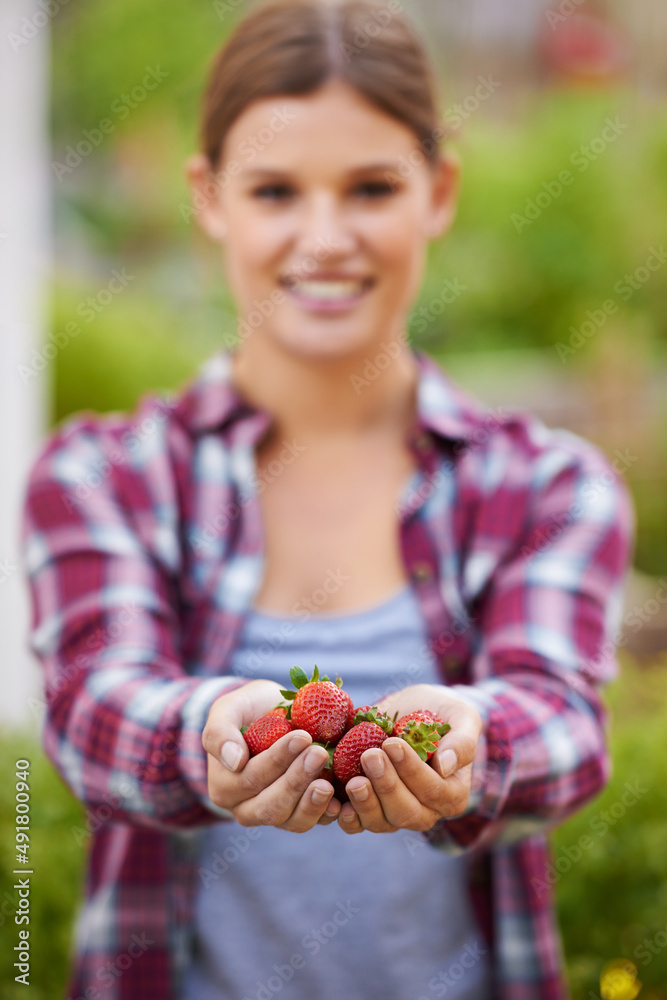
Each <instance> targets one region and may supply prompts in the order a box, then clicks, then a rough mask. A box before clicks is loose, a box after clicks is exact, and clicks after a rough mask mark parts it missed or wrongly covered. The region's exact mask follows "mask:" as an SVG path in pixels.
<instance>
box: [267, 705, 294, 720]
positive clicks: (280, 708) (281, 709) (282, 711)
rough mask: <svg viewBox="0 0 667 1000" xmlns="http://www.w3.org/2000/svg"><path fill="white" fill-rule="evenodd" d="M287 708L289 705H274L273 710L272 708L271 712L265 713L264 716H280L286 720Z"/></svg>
mask: <svg viewBox="0 0 667 1000" xmlns="http://www.w3.org/2000/svg"><path fill="white" fill-rule="evenodd" d="M288 708H289V705H276V707H275V708H272V709H271V711H270V712H267V713H266V714H267V715H280V716H282V718H283V719H286V718H287V709H288Z"/></svg>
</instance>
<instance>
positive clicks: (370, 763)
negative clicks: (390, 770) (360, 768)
mask: <svg viewBox="0 0 667 1000" xmlns="http://www.w3.org/2000/svg"><path fill="white" fill-rule="evenodd" d="M364 767H365V769H366V770H367V771H368V772H369V773H370V774H371V776H372V777H373V778H379V777H381V775H383V774H384V759H383V757H382V755H381V754H378V753H374V754H373V755H372V756H369V757H364Z"/></svg>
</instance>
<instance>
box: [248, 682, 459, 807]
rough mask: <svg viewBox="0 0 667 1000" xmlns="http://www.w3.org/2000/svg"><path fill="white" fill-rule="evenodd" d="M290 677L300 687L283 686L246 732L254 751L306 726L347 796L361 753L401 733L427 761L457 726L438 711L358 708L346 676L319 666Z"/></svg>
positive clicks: (327, 773)
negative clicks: (391, 711)
mask: <svg viewBox="0 0 667 1000" xmlns="http://www.w3.org/2000/svg"><path fill="white" fill-rule="evenodd" d="M290 678H291V681H292V684H293V685H294V688H295V690H294V691H288V690H283V689H282V688H281V691H280V693H281V694H282V695H283V696H284V697H285V699H286V702H287V703H286V704H284V703H281V704H280V705H276V707H275V708H273V709H271V711H270V712H267V714H266V715H262V716H261V717H260V718H259V719H256V720H255V721H254V722H253V723H251V724H250V725H249V726H244V727H243V729H242V730H241V732H242V733H243V738H244V739H245V741H246V743H247V744H248V748H249V750H250V755H251V756H255V755H256V754H258V753H261V752H262V751H263V750H267V749H268V748H269V747H270V746H272V744H273V743H275V742H276V740H279V739H280V737H281V736H284V735H285V734H286V733H289V732H291V731H292V730H293V729H305V731H306V732H307V733H310V735H311V736H312V738H313V742H315V743H317V744H318V745H319V746H323V747H324V748H325V750H328V752H329V763H328V765H327V766H326V767H325V768H324V769H323V771H322V773H321V775H320V777H321V778H327V780H329V781H330V782H331V783H332V784H333V786H334V790H335V792H336V794H337V795H338V797H339V798H340V799H341V801H345V800H346V799H347V794H346V793H345V785H346V784H347V782H348V781H349V780H350V778H354V777H355V775H363V773H364V772H363V769H362V767H361V755H362V754H363V753H364V751H365V750H369V749H370V748H371V747H381V746H382V744H383V743H384V741H385V740H386V739H387V738H388V737H389V736H400V737H401V738H402V739H404V740H406V742H408V743H409V744H410V746H411V747H413V748H414V749H415V750H416V751H417V753H418V754H419V756H420V757H421V759H422V760H423V761H428V760H429V758H430V757H431V756H432V755H433V754H434V753H435V751H436V748H437V745H438V740H439V739H440V737H441V736H444V735H445V733H447V732H449V730H450V729H451V726H450V725H449V724H448V723H445V722H443V721H442V719H440V718H438V716H437V715H435V714H434V713H433V712H429V711H428V710H426V709H424V710H416V711H414V712H409V713H408V714H407V715H403V716H401V718H400V719H397V718H396V716H397V715H398V712H396V713H395V714H394V717H393V719H390V718H389V716H388V715H387V714H386V713H385V712H380V711H379V709H378V708H377V706H375V705H362V706H361V708H355V707H354V706H353V704H352V699H351V698H350V696H349V694H348V693H347V691H344V690H343V681H342V680H341V678H340V677H338V676H337V677H336V680H335V681H331V680H329V678H328V677H327V676H326V675H324V676H323V677H320V676H319V670H318V669H317V666H315V669H314V671H313V675H312V677H311V678H310V680H309V679H308V677H307V675H306V674H305V673H304V671H303V670H302V669H301V668H300V667H292V669H291V670H290Z"/></svg>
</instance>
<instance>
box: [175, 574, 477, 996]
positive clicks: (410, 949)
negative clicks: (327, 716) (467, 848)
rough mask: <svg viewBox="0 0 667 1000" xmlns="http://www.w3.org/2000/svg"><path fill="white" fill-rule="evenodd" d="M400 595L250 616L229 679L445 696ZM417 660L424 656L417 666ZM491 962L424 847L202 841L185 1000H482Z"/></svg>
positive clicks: (245, 836)
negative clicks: (356, 606)
mask: <svg viewBox="0 0 667 1000" xmlns="http://www.w3.org/2000/svg"><path fill="white" fill-rule="evenodd" d="M425 644H426V633H425V628H424V622H423V618H422V615H421V612H420V608H419V605H418V603H417V599H416V596H415V595H414V593H413V592H412V589H411V587H410V585H409V584H408V585H406V586H404V587H401V588H400V589H399V590H398V591H396V592H395V593H394V594H393V595H392V596H390V598H389V599H388V600H385V601H384V602H383V603H382V604H380V605H378V606H374V607H372V608H369V609H367V610H362V611H358V612H354V613H351V614H350V613H345V614H332V613H321V612H320V613H317V614H314V613H313V614H309V616H308V617H307V618H305V619H302V620H299V619H297V618H283V617H280V616H278V615H274V614H270V613H267V612H258V611H255V610H251V611H250V613H249V614H248V616H247V618H246V621H245V623H244V628H243V632H242V636H241V640H240V642H239V645H238V646H237V649H236V651H235V653H234V658H233V663H232V672H233V673H234V674H236V675H240V676H246V677H252V678H268V679H270V680H275V681H278V683H280V684H281V685H282V686H290V687H291V684H290V682H289V671H290V668H291V667H292V666H293V665H295V664H297V665H298V666H300V667H302V669H303V670H304V671H305V672H306V673H307V674H308V676H310V674H311V673H312V669H313V665H314V664H317V665H318V668H319V670H320V674H327V675H328V676H329V677H331V678H332V679H333V678H335V676H336V673H338V674H340V676H341V677H342V678H343V682H344V687H345V690H346V691H348V692H349V693H350V695H351V696H352V699H353V701H354V704H355V705H362V704H375V703H376V702H377V701H379V700H380V698H382V697H383V696H384V695H386V694H389V693H390V692H391V691H395V690H398V689H400V688H404V687H407V686H408V685H409V684H418V683H432V684H441V683H442V679H441V677H440V675H439V674H438V671H437V667H436V664H435V662H434V660H433V657H432V654H431V653H430V651H428V647H427V646H426V645H425ZM425 651H426V655H425ZM491 981H492V980H491V968H490V955H489V951H488V947H487V945H486V941H485V939H484V937H483V935H482V933H481V931H480V929H479V927H478V925H477V921H476V919H475V916H474V911H473V909H472V905H471V902H470V897H469V892H468V889H467V883H466V867H465V862H464V860H463V859H462V858H461V857H457V856H453V855H449V854H446V853H445V852H444V851H441V850H438V849H437V848H435V847H432V846H431V845H430V844H429V843H428V842H427V841H426V840H425V839H424V838H423V836H422V835H421V834H420V833H416V832H413V831H409V830H402V831H399V832H397V833H387V834H375V833H368V832H364V833H360V834H354V835H350V834H345V833H343V831H342V830H341V829H340V827H339V826H338V824H337V823H332V824H330V825H329V826H319V825H318V826H315V827H314V828H313V829H312V830H309V831H308V833H305V834H295V833H290V832H288V831H286V830H278V829H276V828H274V827H254V828H252V829H250V828H247V827H242V826H240V825H239V824H237V823H234V822H227V823H219V824H215V825H214V826H211V827H209V828H208V829H207V830H206V832H205V834H204V837H203V842H202V846H201V854H200V859H199V875H198V878H197V894H196V908H195V927H194V950H193V954H192V957H191V961H190V964H189V966H188V968H187V972H186V976H185V984H184V992H183V993H182V1000H272V998H273V997H274V996H277V995H279V996H280V1000H343V998H347V1000H433V998H435V997H443V996H446V997H448V998H449V1000H488V997H489V996H490V995H492V987H491Z"/></svg>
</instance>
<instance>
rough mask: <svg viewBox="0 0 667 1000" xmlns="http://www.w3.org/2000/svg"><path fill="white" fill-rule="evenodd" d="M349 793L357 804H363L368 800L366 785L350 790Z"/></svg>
mask: <svg viewBox="0 0 667 1000" xmlns="http://www.w3.org/2000/svg"><path fill="white" fill-rule="evenodd" d="M350 793H351V794H352V795H354V797H355V799H358V800H359V802H364V801H365V800H366V799H367V798H368V785H360V787H359V788H354V789H353V788H351V789H350Z"/></svg>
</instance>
